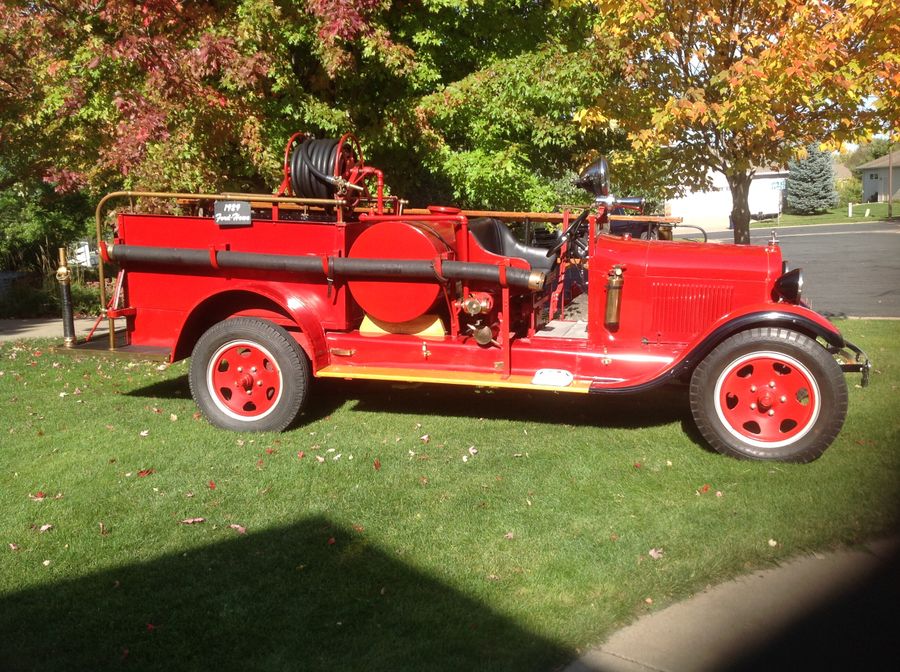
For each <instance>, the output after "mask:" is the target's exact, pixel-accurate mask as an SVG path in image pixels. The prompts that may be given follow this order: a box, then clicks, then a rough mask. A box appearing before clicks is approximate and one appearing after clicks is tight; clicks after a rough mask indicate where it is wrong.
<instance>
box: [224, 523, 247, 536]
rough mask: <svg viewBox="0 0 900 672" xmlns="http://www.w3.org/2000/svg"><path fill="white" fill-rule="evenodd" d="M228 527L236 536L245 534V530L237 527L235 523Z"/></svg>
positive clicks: (239, 526) (242, 527) (240, 526)
mask: <svg viewBox="0 0 900 672" xmlns="http://www.w3.org/2000/svg"><path fill="white" fill-rule="evenodd" d="M228 527H230V528H231V529H232V530H234V531H235V532H237V533H238V534H247V528H246V527H244V526H243V525H238V524H236V523H232V524H231V525H229V526H228Z"/></svg>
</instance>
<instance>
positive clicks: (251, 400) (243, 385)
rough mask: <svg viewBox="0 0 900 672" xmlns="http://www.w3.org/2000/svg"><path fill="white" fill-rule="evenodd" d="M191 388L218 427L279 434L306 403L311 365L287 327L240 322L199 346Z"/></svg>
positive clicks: (209, 334) (223, 326) (213, 332)
mask: <svg viewBox="0 0 900 672" xmlns="http://www.w3.org/2000/svg"><path fill="white" fill-rule="evenodd" d="M190 384H191V394H192V395H193V397H194V401H196V402H197V405H198V406H199V407H200V410H201V411H202V412H203V414H204V415H205V416H206V417H207V419H208V420H209V421H210V422H211V423H212V424H214V425H216V426H217V427H222V428H223V429H230V430H235V431H243V432H266V431H271V432H280V431H281V430H283V429H285V428H286V427H287V426H288V425H290V424H291V422H293V420H294V418H296V417H297V414H298V413H299V412H300V409H301V408H302V407H303V404H304V403H305V402H306V397H307V391H308V387H309V362H308V360H307V358H306V355H305V354H304V352H303V350H302V349H301V348H300V346H299V345H298V344H297V341H295V340H294V339H293V338H292V337H291V335H290V334H289V333H288V332H287V331H285V330H284V329H283V328H282V327H280V326H278V325H276V324H273V323H271V322H268V321H266V320H260V319H256V318H248V317H238V318H234V319H231V320H226V321H224V322H220V323H218V324H216V325H215V326H213V327H211V328H210V329H209V330H207V331H206V333H204V334H203V336H201V337H200V340H199V341H197V345H196V346H194V351H193V353H192V354H191V369H190Z"/></svg>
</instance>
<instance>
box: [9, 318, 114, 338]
mask: <svg viewBox="0 0 900 672" xmlns="http://www.w3.org/2000/svg"><path fill="white" fill-rule="evenodd" d="M96 320H97V318H95V317H91V318H80V319H77V320H75V335H76V336H77V337H78V338H79V339H82V338H84V337H85V336H87V335H88V333H89V332H90V330H91V327H93V326H94V322H95V321H96ZM106 333H108V332H107V327H106V320H103V321H101V323H100V325H99V326H98V327H97V331H96V332H94V337H95V338H97V337H98V336H99V335H101V334H106ZM22 338H56V339H59V342H60V343H62V340H63V325H62V319H32V320H6V319H2V320H0V341H17V340H19V339H22Z"/></svg>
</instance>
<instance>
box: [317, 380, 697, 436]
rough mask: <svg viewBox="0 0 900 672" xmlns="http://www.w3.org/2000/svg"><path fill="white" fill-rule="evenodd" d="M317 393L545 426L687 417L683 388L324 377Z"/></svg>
mask: <svg viewBox="0 0 900 672" xmlns="http://www.w3.org/2000/svg"><path fill="white" fill-rule="evenodd" d="M319 382H320V383H322V382H326V381H319ZM323 394H328V395H339V396H340V397H341V398H342V399H349V400H352V401H353V402H354V403H353V405H352V408H353V410H357V411H368V412H385V413H399V414H404V415H437V416H457V417H475V418H486V419H490V420H512V421H517V422H533V423H537V424H545V425H569V426H578V427H615V428H625V429H628V428H637V427H652V426H658V425H667V424H669V423H672V422H678V421H681V420H685V419H687V420H690V417H691V411H690V406H689V404H688V396H687V388H685V387H678V386H671V387H663V388H659V389H656V390H653V391H650V392H645V393H643V394H635V395H609V396H605V395H593V394H566V393H560V394H555V393H553V392H528V391H525V390H503V389H497V390H489V389H484V388H481V389H476V388H467V387H456V386H447V385H444V386H442V385H427V384H421V385H412V384H396V383H395V384H391V383H382V382H368V381H358V382H350V383H348V382H343V383H341V382H338V381H327V388H326V387H325V386H323Z"/></svg>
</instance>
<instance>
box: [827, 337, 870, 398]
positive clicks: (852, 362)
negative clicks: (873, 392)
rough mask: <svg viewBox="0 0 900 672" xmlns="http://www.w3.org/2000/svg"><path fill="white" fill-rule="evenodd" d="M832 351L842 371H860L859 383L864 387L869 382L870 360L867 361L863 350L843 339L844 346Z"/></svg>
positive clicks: (867, 358)
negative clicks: (860, 379) (860, 378)
mask: <svg viewBox="0 0 900 672" xmlns="http://www.w3.org/2000/svg"><path fill="white" fill-rule="evenodd" d="M833 353H834V355H835V356H837V357H838V360H839V362H840V366H841V371H843V372H844V373H861V374H862V381H861V382H860V385H861V386H862V387H866V386H867V385H868V384H869V372H870V371H871V369H872V362H871V361H869V357H868V355H866V353H865V352H863V351H862V350H861V349H860V348H858V347H857V346H855V345H853V343H851V342H850V341H844V347H843V348H834V349H833Z"/></svg>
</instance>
